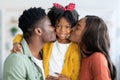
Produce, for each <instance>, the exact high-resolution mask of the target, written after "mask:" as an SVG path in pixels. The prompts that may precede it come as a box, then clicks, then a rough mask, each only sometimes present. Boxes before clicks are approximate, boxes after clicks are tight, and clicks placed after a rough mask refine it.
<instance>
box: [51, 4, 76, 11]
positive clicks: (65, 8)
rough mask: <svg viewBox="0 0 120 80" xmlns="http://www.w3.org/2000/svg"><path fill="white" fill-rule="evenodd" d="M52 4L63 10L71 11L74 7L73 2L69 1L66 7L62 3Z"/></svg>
mask: <svg viewBox="0 0 120 80" xmlns="http://www.w3.org/2000/svg"><path fill="white" fill-rule="evenodd" d="M53 5H54V7H56V8H61V9H63V10H64V11H67V10H70V11H72V10H74V8H75V4H74V3H70V4H69V5H68V6H66V7H63V6H62V5H60V4H58V3H53Z"/></svg>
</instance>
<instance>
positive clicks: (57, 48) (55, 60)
mask: <svg viewBox="0 0 120 80" xmlns="http://www.w3.org/2000/svg"><path fill="white" fill-rule="evenodd" d="M69 44H70V43H67V44H62V43H59V42H58V41H56V42H54V44H53V49H52V53H51V56H50V61H49V71H50V72H49V75H52V76H57V75H56V74H55V73H59V74H60V73H61V71H62V69H63V66H64V59H65V54H66V51H67V49H68V47H69Z"/></svg>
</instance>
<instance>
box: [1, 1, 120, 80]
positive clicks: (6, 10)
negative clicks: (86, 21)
mask: <svg viewBox="0 0 120 80" xmlns="http://www.w3.org/2000/svg"><path fill="white" fill-rule="evenodd" d="M53 2H58V3H60V4H62V5H63V6H65V5H67V4H68V3H70V2H74V3H76V9H77V11H78V12H79V14H80V16H81V17H82V16H84V15H86V14H97V15H99V16H101V17H105V16H107V17H106V18H107V19H111V21H112V23H113V27H112V28H111V27H110V28H109V30H110V36H111V37H112V46H111V47H112V48H111V51H112V53H113V54H111V56H112V59H113V61H114V62H115V63H116V64H118V65H117V68H118V70H119V71H120V63H119V62H120V51H119V50H120V36H119V35H120V32H119V31H120V22H119V21H120V16H119V15H120V9H119V7H120V0H0V11H2V16H1V17H0V18H2V19H1V20H0V21H1V22H0V24H1V23H2V24H1V25H0V27H1V28H0V29H1V31H0V34H1V36H2V42H1V44H2V45H1V44H0V48H1V49H2V51H0V72H1V67H3V65H1V64H3V62H4V59H5V58H6V56H7V55H8V54H9V53H8V52H10V49H11V47H12V46H11V45H12V37H10V34H9V28H10V27H9V24H8V26H7V27H6V21H7V20H8V19H9V17H10V16H13V17H18V16H19V15H20V14H21V13H22V11H23V10H24V9H28V8H30V7H35V6H36V7H39V6H41V7H42V8H44V9H46V12H47V11H48V8H50V7H52V3H53ZM107 14H108V15H107ZM1 36H0V38H1ZM7 38H8V39H7ZM7 40H9V41H8V43H10V45H9V46H8V48H9V50H6V41H7ZM1 73H2V72H1ZM1 73H0V80H2V78H1V75H2V74H1ZM119 74H120V72H119ZM119 79H120V77H119Z"/></svg>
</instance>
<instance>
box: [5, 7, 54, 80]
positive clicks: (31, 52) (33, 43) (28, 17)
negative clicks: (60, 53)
mask: <svg viewBox="0 0 120 80" xmlns="http://www.w3.org/2000/svg"><path fill="white" fill-rule="evenodd" d="M19 28H20V29H21V30H22V31H23V39H22V41H21V45H22V52H21V54H10V55H9V56H8V57H7V59H6V60H5V63H4V80H44V77H43V73H42V70H41V68H40V66H39V63H37V62H36V60H35V59H37V60H38V61H39V60H41V59H42V57H41V55H40V51H41V49H42V47H43V45H44V44H45V43H46V42H50V41H54V40H55V39H56V34H55V32H54V28H53V26H51V22H50V20H49V18H48V17H47V16H46V13H45V10H44V9H42V8H30V9H28V10H25V11H24V12H23V14H22V15H21V16H20V18H19Z"/></svg>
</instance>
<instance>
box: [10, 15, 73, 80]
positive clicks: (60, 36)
mask: <svg viewBox="0 0 120 80" xmlns="http://www.w3.org/2000/svg"><path fill="white" fill-rule="evenodd" d="M55 31H56V34H57V40H58V42H59V43H62V44H66V43H69V42H70V40H68V39H67V36H68V35H69V34H70V31H71V25H70V24H69V23H68V21H67V20H66V19H65V18H64V17H62V18H61V19H60V21H59V22H57V23H56V29H55ZM12 51H13V52H20V51H21V45H20V44H19V43H15V44H14V46H13V49H12ZM56 75H57V76H58V77H55V76H51V75H49V76H48V77H47V78H46V80H70V78H68V77H67V76H65V75H63V74H59V73H56Z"/></svg>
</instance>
